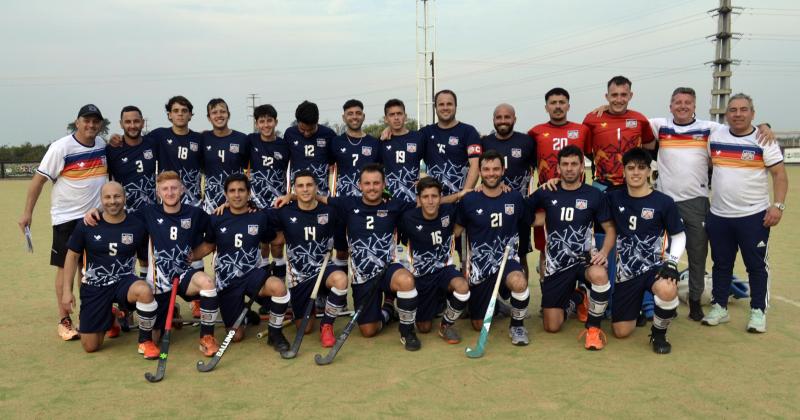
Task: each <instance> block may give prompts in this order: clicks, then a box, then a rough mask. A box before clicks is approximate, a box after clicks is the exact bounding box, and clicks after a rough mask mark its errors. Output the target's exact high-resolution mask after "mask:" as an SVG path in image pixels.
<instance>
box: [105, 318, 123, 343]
mask: <svg viewBox="0 0 800 420" xmlns="http://www.w3.org/2000/svg"><path fill="white" fill-rule="evenodd" d="M121 331H122V327H121V326H120V325H119V321H117V318H116V317H115V318H114V323H113V324H111V328H109V329H108V331H106V337H108V338H117V337H119V333H120V332H121Z"/></svg>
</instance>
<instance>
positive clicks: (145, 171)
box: [106, 137, 158, 212]
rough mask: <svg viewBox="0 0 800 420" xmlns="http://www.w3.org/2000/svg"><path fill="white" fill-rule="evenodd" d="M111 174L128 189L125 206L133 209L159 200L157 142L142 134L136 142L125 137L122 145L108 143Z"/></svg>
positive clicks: (107, 157)
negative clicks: (131, 142)
mask: <svg viewBox="0 0 800 420" xmlns="http://www.w3.org/2000/svg"><path fill="white" fill-rule="evenodd" d="M106 159H107V160H108V175H109V177H110V178H111V179H113V180H114V181H117V182H119V183H120V184H122V188H124V189H125V209H126V210H127V211H128V212H132V211H134V210H136V209H139V208H142V207H144V206H145V205H147V204H153V203H155V202H156V162H157V160H158V144H156V143H155V141H154V140H153V138H151V137H143V138H142V142H141V143H139V144H138V145H136V146H129V145H128V144H127V143H125V142H124V141H123V142H122V146H120V147H111V146H106Z"/></svg>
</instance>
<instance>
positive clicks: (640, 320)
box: [636, 312, 647, 327]
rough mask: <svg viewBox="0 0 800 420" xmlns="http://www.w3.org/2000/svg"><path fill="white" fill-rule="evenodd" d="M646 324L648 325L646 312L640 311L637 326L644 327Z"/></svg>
mask: <svg viewBox="0 0 800 420" xmlns="http://www.w3.org/2000/svg"><path fill="white" fill-rule="evenodd" d="M645 325H647V317H645V316H644V312H639V316H638V317H636V326H637V327H644V326H645Z"/></svg>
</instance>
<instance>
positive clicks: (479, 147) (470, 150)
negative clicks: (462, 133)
mask: <svg viewBox="0 0 800 420" xmlns="http://www.w3.org/2000/svg"><path fill="white" fill-rule="evenodd" d="M466 135H467V157H468V158H477V157H480V156H481V153H482V152H483V144H482V141H481V136H480V135H479V134H478V130H476V129H475V127H472V126H470V127H469V128H468V129H467V132H466Z"/></svg>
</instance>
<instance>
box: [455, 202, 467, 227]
mask: <svg viewBox="0 0 800 420" xmlns="http://www.w3.org/2000/svg"><path fill="white" fill-rule="evenodd" d="M455 213H456V224H458V225H460V226H463V227H466V226H467V214H466V213H467V211H466V209H465V208H464V200H461V201H459V202H458V204H457V205H456V211H455Z"/></svg>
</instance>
